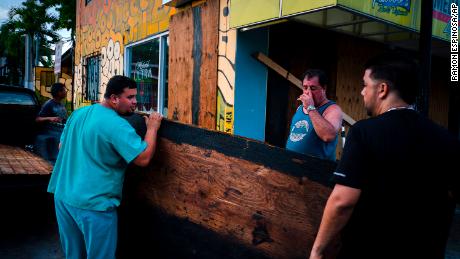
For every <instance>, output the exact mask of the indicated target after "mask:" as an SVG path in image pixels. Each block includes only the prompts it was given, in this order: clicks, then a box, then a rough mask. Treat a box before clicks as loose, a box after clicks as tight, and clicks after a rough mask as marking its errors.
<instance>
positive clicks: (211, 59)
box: [198, 0, 219, 129]
mask: <svg viewBox="0 0 460 259" xmlns="http://www.w3.org/2000/svg"><path fill="white" fill-rule="evenodd" d="M200 8H201V28H202V33H203V35H202V48H201V51H202V54H201V67H200V92H201V94H200V113H199V116H198V125H199V126H200V127H203V128H207V129H215V128H216V114H217V62H218V44H219V1H218V0H208V1H206V3H204V4H203V5H202V6H201V7H200Z"/></svg>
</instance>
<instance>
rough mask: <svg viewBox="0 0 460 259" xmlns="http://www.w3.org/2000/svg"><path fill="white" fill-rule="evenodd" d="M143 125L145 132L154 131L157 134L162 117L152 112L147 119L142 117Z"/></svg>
mask: <svg viewBox="0 0 460 259" xmlns="http://www.w3.org/2000/svg"><path fill="white" fill-rule="evenodd" d="M144 119H145V125H147V130H154V132H157V131H158V129H159V128H160V126H161V120H162V119H163V116H161V114H159V113H157V112H152V113H151V114H150V116H149V117H147V116H144Z"/></svg>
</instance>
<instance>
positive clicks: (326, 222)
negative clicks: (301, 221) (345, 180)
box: [310, 184, 361, 259]
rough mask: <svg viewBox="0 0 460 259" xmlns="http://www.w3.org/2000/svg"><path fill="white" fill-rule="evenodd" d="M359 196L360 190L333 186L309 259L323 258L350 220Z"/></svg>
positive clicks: (337, 185) (338, 185)
mask: <svg viewBox="0 0 460 259" xmlns="http://www.w3.org/2000/svg"><path fill="white" fill-rule="evenodd" d="M360 195H361V190H360V189H355V188H351V187H348V186H345V185H340V184H336V185H335V187H334V189H333V190H332V193H331V195H330V196H329V199H328V200H327V203H326V207H325V208H324V213H323V218H322V219H321V225H320V227H319V231H318V235H317V236H316V239H315V242H314V244H313V248H312V250H311V253H310V259H317V258H323V257H324V251H325V250H326V248H327V247H328V246H329V245H330V244H331V242H332V241H333V240H334V238H335V237H336V236H337V235H338V234H339V232H340V231H341V230H342V228H343V227H344V226H345V225H346V224H347V222H348V220H349V219H350V216H351V213H352V212H353V208H354V207H355V205H356V203H357V202H358V199H359V197H360Z"/></svg>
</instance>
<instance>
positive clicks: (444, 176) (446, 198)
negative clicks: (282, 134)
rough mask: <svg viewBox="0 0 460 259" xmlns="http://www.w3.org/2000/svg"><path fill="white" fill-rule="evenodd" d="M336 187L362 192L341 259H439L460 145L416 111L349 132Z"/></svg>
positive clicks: (366, 122)
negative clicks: (351, 188)
mask: <svg viewBox="0 0 460 259" xmlns="http://www.w3.org/2000/svg"><path fill="white" fill-rule="evenodd" d="M345 143H346V145H345V148H344V151H343V155H342V159H341V161H340V163H339V165H338V167H337V170H336V172H335V173H334V176H333V180H334V181H335V182H336V183H338V184H342V185H346V186H349V187H353V188H357V189H360V190H361V196H360V199H359V201H358V203H357V204H356V207H355V209H354V211H353V214H352V216H351V218H350V220H349V222H348V224H347V226H346V227H345V229H344V230H343V231H342V243H343V247H342V250H341V252H340V254H341V257H342V258H443V256H444V249H445V243H446V238H447V236H448V230H449V225H450V222H451V219H452V215H453V211H454V208H455V204H454V202H453V199H452V198H451V197H452V196H451V195H450V194H449V191H450V190H454V189H455V190H458V184H459V174H458V171H457V170H456V169H455V168H458V166H457V163H458V161H457V160H458V159H460V144H459V141H458V140H457V139H456V138H454V137H453V136H451V135H450V134H449V133H448V132H447V131H446V130H445V129H443V128H442V127H440V126H438V125H436V124H435V123H433V122H431V121H429V120H428V119H426V118H424V117H423V116H421V115H419V114H418V113H417V112H416V111H413V110H409V109H405V110H393V111H389V112H386V113H384V114H382V115H380V116H377V117H375V118H370V119H367V120H363V121H360V122H357V123H356V124H355V125H354V126H353V127H352V129H351V130H350V132H349V134H348V136H347V140H346V142H345Z"/></svg>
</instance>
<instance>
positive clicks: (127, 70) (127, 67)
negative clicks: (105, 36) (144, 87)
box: [123, 31, 169, 115]
mask: <svg viewBox="0 0 460 259" xmlns="http://www.w3.org/2000/svg"><path fill="white" fill-rule="evenodd" d="M165 36H169V31H165V32H162V33H158V34H155V35H152V36H150V37H147V38H145V39H142V40H139V41H136V42H133V43H130V44H127V45H125V47H124V50H125V53H124V70H123V73H124V75H125V76H127V77H130V74H131V51H130V49H131V48H132V47H135V46H137V45H140V44H143V43H146V42H149V41H152V40H154V39H157V38H158V39H159V41H158V45H159V46H158V48H159V50H158V55H159V57H158V84H157V91H158V96H157V112H159V113H160V114H162V115H164V114H163V101H164V92H165V90H164V85H165V84H164V82H163V81H164V79H165V76H163V75H162V72H163V69H164V62H168V60H165V59H164V49H163V46H164V45H163V41H164V40H165Z"/></svg>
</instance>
